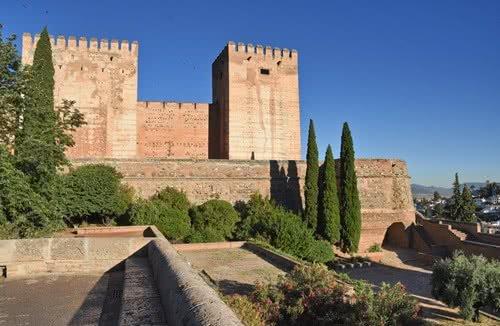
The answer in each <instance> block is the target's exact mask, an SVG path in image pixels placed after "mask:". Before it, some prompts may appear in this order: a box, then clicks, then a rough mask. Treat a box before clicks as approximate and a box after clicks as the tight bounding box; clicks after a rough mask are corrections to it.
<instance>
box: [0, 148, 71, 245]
mask: <svg viewBox="0 0 500 326" xmlns="http://www.w3.org/2000/svg"><path fill="white" fill-rule="evenodd" d="M60 226H62V216H61V215H59V214H57V211H54V210H52V209H51V207H50V205H49V202H48V201H47V199H46V198H45V197H43V196H41V195H39V194H38V193H36V192H35V191H34V190H33V189H32V187H31V185H30V183H29V178H28V177H27V176H26V175H24V174H23V173H22V172H21V171H19V170H17V169H16V168H15V167H14V165H13V164H12V161H11V158H10V156H9V154H8V152H7V149H6V148H5V147H4V146H0V227H1V229H2V231H0V236H1V237H2V238H18V237H20V238H24V237H37V236H40V235H43V234H45V233H47V232H50V230H53V229H55V228H58V227H60Z"/></svg>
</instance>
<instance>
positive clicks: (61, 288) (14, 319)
mask: <svg viewBox="0 0 500 326" xmlns="http://www.w3.org/2000/svg"><path fill="white" fill-rule="evenodd" d="M108 279H109V275H108V274H105V275H100V276H99V275H98V276H95V275H84V276H82V275H71V276H60V275H49V276H39V277H34V278H28V279H7V280H4V281H1V283H0V325H68V324H70V325H71V324H73V325H82V324H87V325H88V324H98V323H99V318H100V315H101V311H102V307H103V303H104V300H105V298H106V293H107V290H108Z"/></svg>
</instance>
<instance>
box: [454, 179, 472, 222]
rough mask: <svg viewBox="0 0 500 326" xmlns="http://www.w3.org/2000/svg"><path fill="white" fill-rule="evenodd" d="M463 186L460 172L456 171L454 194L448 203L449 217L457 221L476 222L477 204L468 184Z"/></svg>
mask: <svg viewBox="0 0 500 326" xmlns="http://www.w3.org/2000/svg"><path fill="white" fill-rule="evenodd" d="M461 188H462V186H461V185H460V182H459V179H458V173H455V180H454V182H453V195H452V197H451V201H450V204H449V205H448V214H449V218H450V219H452V220H456V221H464V222H475V221H476V219H477V218H476V215H475V211H476V204H475V203H474V198H473V197H472V193H471V191H470V189H469V187H468V186H467V185H464V186H463V189H462V190H461Z"/></svg>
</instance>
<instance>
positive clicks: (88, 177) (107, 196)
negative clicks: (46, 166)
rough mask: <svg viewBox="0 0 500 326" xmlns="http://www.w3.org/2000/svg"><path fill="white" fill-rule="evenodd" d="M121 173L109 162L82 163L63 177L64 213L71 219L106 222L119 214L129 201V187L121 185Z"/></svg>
mask: <svg viewBox="0 0 500 326" xmlns="http://www.w3.org/2000/svg"><path fill="white" fill-rule="evenodd" d="M121 178H122V177H121V175H120V174H119V173H118V172H117V171H116V170H115V169H114V168H113V167H111V166H106V165H102V164H95V165H85V166H81V167H78V168H76V169H75V170H73V171H71V172H70V173H69V174H68V175H67V176H66V178H65V186H66V192H67V194H66V196H65V215H66V216H67V217H68V219H69V220H70V221H71V223H81V222H82V221H85V222H89V221H91V222H96V221H97V222H101V223H109V222H110V221H111V220H112V219H114V218H116V217H119V216H121V215H123V214H124V213H125V212H126V211H127V209H128V208H129V206H130V204H131V202H132V197H133V195H132V191H131V189H130V188H128V187H126V186H124V185H122V184H121V183H120V181H121Z"/></svg>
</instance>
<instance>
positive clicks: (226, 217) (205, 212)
mask: <svg viewBox="0 0 500 326" xmlns="http://www.w3.org/2000/svg"><path fill="white" fill-rule="evenodd" d="M190 216H191V224H192V234H191V235H190V236H189V237H188V241H189V242H217V241H224V240H226V239H228V238H231V236H232V233H233V231H234V229H235V226H236V223H237V222H238V221H239V219H240V217H239V215H238V213H237V212H236V210H235V209H234V208H233V206H232V205H231V204H230V203H228V202H227V201H224V200H219V199H212V200H209V201H207V202H205V203H203V204H201V205H199V206H196V207H194V208H192V209H191V210H190Z"/></svg>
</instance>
